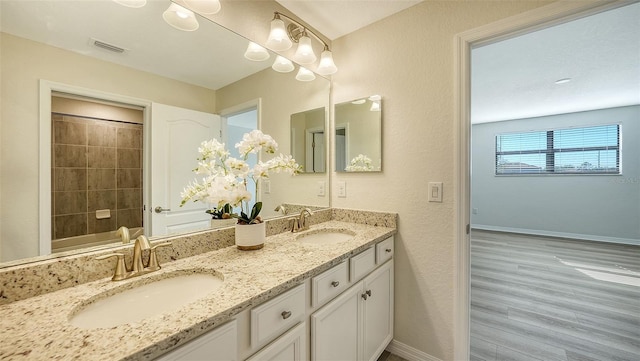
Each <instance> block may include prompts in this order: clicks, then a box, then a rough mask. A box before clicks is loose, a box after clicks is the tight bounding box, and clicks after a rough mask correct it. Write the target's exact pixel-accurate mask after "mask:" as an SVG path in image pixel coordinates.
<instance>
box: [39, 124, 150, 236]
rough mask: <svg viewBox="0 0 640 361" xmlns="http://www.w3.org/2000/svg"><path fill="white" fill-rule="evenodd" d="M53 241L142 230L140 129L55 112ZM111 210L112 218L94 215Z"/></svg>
mask: <svg viewBox="0 0 640 361" xmlns="http://www.w3.org/2000/svg"><path fill="white" fill-rule="evenodd" d="M52 123H53V131H52V138H53V139H52V146H53V149H52V154H53V159H52V165H53V169H52V172H51V174H52V178H53V179H52V182H53V183H52V185H53V186H52V190H53V196H52V208H53V209H52V212H51V214H52V222H51V224H52V239H60V238H66V237H73V236H79V235H86V234H92V233H101V232H108V231H114V230H116V229H117V228H118V227H120V226H127V227H130V228H133V227H142V125H141V124H130V123H123V122H115V121H107V120H98V119H91V118H83V117H76V116H68V115H61V114H55V113H54V114H52ZM103 209H109V210H110V212H111V217H110V218H105V219H97V218H96V211H97V210H103Z"/></svg>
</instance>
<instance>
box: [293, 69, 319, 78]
mask: <svg viewBox="0 0 640 361" xmlns="http://www.w3.org/2000/svg"><path fill="white" fill-rule="evenodd" d="M315 78H316V75H315V74H313V72H312V71H311V70H309V69H307V68H305V67H302V66H301V67H300V69H298V74H297V75H296V79H297V80H300V81H312V80H315Z"/></svg>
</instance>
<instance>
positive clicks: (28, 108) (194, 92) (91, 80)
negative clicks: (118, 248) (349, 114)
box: [0, 0, 329, 267]
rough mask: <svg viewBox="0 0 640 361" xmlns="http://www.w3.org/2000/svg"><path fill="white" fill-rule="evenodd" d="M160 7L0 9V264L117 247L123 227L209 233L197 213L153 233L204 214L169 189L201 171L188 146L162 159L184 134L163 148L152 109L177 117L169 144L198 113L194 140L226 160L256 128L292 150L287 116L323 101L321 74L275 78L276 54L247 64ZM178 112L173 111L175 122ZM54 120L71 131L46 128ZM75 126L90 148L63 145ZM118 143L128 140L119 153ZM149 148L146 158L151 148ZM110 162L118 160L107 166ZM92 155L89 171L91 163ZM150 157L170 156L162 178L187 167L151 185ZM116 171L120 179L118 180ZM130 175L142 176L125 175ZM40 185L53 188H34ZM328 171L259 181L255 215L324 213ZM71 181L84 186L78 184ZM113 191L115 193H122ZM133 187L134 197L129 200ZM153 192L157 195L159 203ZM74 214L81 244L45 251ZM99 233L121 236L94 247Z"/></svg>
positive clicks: (325, 85) (206, 30)
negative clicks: (83, 109)
mask: <svg viewBox="0 0 640 361" xmlns="http://www.w3.org/2000/svg"><path fill="white" fill-rule="evenodd" d="M169 5H170V2H169V1H168V0H167V1H148V2H147V4H146V5H145V6H144V7H142V8H137V9H133V8H128V7H124V6H122V5H120V4H118V3H116V2H114V1H112V0H95V1H85V2H78V1H71V0H69V1H66V0H62V1H20V0H16V1H11V0H8V1H5V0H3V1H1V2H0V7H1V8H0V14H1V16H2V18H1V24H2V33H0V35H1V39H0V46H1V48H0V56H1V57H0V67H1V68H0V70H1V73H0V77H1V81H2V93H1V99H0V101H1V102H2V110H1V119H0V126H1V131H0V137H1V138H0V139H1V141H0V148H1V152H0V167H1V169H2V174H1V178H0V211H1V216H0V222H1V223H0V260H1V261H2V262H3V263H0V267H2V266H3V265H8V264H16V263H18V262H31V261H35V260H41V259H46V258H49V257H56V256H61V255H68V254H69V253H78V252H83V251H86V250H88V249H95V247H96V246H97V245H99V244H100V243H109V242H113V241H114V240H115V241H116V242H118V240H119V236H118V235H116V230H117V229H118V228H120V226H123V225H125V226H127V227H129V228H132V230H131V232H130V236H131V237H135V236H136V235H137V234H141V233H145V234H148V235H150V236H152V237H162V236H164V235H166V234H176V233H180V232H187V231H189V232H190V231H194V230H196V229H204V228H209V227H211V225H210V222H209V220H207V219H206V215H205V219H203V220H202V221H201V222H200V223H201V224H202V226H201V227H200V228H198V227H196V228H195V229H194V227H191V228H185V229H181V228H180V227H174V228H171V227H170V226H166V227H164V228H162V227H161V228H160V230H162V229H165V230H168V231H166V233H165V234H163V233H162V231H153V232H152V229H151V228H152V226H154V225H157V224H160V223H162V222H161V221H158V220H157V217H164V218H169V215H175V216H176V217H178V216H182V215H183V214H186V213H189V212H191V213H197V214H200V215H202V214H204V210H205V209H206V208H207V206H206V205H201V204H197V203H189V204H186V205H185V206H184V207H180V206H179V203H180V195H179V192H178V193H176V191H175V190H174V191H168V188H167V187H168V186H167V183H169V184H173V183H177V187H178V188H182V187H183V185H186V183H187V182H188V180H190V179H193V178H194V177H195V176H196V175H194V174H192V173H191V172H190V170H192V169H193V168H195V166H196V165H197V161H196V157H197V156H198V153H197V148H196V147H192V146H191V145H189V146H188V147H187V146H185V147H184V148H185V149H188V150H189V151H188V152H187V155H186V156H185V157H186V158H185V157H183V158H180V157H179V156H177V155H176V154H177V153H178V152H174V151H169V149H176V148H180V146H179V145H180V143H179V142H180V141H181V139H182V138H181V137H174V138H178V139H177V141H178V142H177V143H174V144H173V145H172V146H171V147H170V146H166V144H164V141H165V140H164V139H163V140H161V141H157V139H156V138H155V137H156V133H155V132H156V131H157V130H158V129H159V128H162V127H160V126H156V127H151V126H150V124H154V125H156V124H159V123H158V120H157V119H156V118H155V115H157V114H169V115H168V118H167V119H169V121H170V122H171V121H174V123H175V124H173V125H174V126H175V128H166V129H165V131H166V133H167V134H168V135H167V134H165V136H167V137H168V138H167V139H171V134H174V133H172V131H171V129H178V128H180V127H181V126H180V124H183V123H180V121H184V120H185V119H188V120H190V121H191V120H192V119H196V118H197V117H199V116H204V118H203V119H204V120H202V121H200V123H198V124H201V125H202V126H203V127H204V128H203V129H205V128H206V129H207V130H206V132H203V133H202V134H201V137H202V138H203V139H202V140H206V139H210V138H211V137H218V138H219V139H221V140H222V141H223V142H225V143H227V144H228V145H229V146H228V147H227V148H230V150H231V151H232V153H233V152H234V151H235V149H233V145H234V144H235V143H236V142H237V139H238V138H239V137H241V136H242V134H243V133H244V132H247V131H249V130H251V129H256V128H258V129H260V130H262V131H263V132H264V133H267V134H269V135H271V136H272V137H273V138H274V139H275V140H276V141H277V142H278V144H279V150H278V152H282V153H287V152H288V151H289V150H290V149H291V143H290V142H291V138H290V123H289V120H290V118H291V116H292V114H297V113H300V112H304V111H306V110H308V109H325V108H327V107H328V104H329V81H328V80H327V79H325V78H322V77H319V76H318V77H316V79H315V80H313V81H308V82H300V81H298V80H296V79H295V72H293V73H278V72H275V71H273V70H272V69H271V64H272V63H273V60H274V59H275V55H274V54H271V56H270V58H269V59H268V60H265V61H250V60H247V59H245V58H244V56H243V55H244V53H245V50H246V49H247V44H248V40H247V39H245V38H243V37H241V36H239V35H237V34H235V33H234V32H232V31H230V30H228V29H225V28H223V27H221V26H219V25H218V24H215V23H213V22H211V21H209V20H207V19H205V18H202V17H199V16H198V17H197V20H198V22H199V28H198V29H197V30H196V31H192V32H185V31H180V30H177V29H174V28H172V27H171V26H169V25H168V24H167V23H166V22H165V21H164V20H163V18H162V13H163V12H164V11H165V10H166V9H167V8H168V7H169ZM114 47H115V48H114ZM114 50H115V51H114ZM276 89H277V91H274V90H276ZM79 95H81V96H79ZM56 96H58V98H54V97H56ZM86 97H88V98H86ZM60 99H62V100H60ZM70 100H71V101H78V100H79V101H80V102H81V103H82V102H88V103H94V102H96V101H97V103H98V104H100V105H102V106H104V107H114V106H116V107H117V106H120V107H121V108H125V109H127V110H131V111H133V112H138V113H137V115H135V117H137V118H140V119H142V120H141V122H142V128H141V129H139V128H135V125H132V124H130V123H135V121H129V120H124V118H121V117H118V116H116V117H115V119H107V118H108V117H105V116H102V115H95V114H96V113H95V112H94V113H91V111H90V112H89V113H88V115H86V114H85V115H83V114H76V113H75V111H74V110H68V109H70V108H69V107H68V106H67V105H68V104H67V103H68V102H69V101H70ZM61 104H62V105H61ZM65 109H67V110H65ZM74 109H75V108H74ZM176 109H177V110H179V111H180V112H181V113H179V115H171V114H173V113H171V112H172V111H175V110H176ZM47 112H49V113H48V114H47ZM43 113H45V114H43ZM184 114H187V115H184ZM127 119H129V118H127ZM55 121H58V122H59V123H60V124H61V125H62V128H68V129H70V130H71V133H68V134H67V135H64V134H66V133H62V131H61V130H57V129H55V128H52V127H53V123H54V122H55ZM103 121H116V123H117V124H116V126H111V125H109V124H106V125H105V124H102V123H100V122H103ZM86 122H88V123H86ZM325 122H326V120H325ZM192 123H193V122H192ZM78 124H80V126H79V125H78ZM193 124H196V123H193ZM212 124H214V126H212ZM325 125H326V124H325ZM92 127H93V128H92ZM182 128H185V129H191V130H194V129H196V128H188V127H182ZM47 129H48V132H49V133H47ZM79 129H82V132H86V133H84V134H86V137H85V138H86V140H83V141H82V142H85V143H82V144H80V143H78V144H75V143H74V142H77V140H73V141H71V143H69V142H68V141H67V143H65V141H64V140H65V139H67V140H68V139H76V138H73V137H72V136H74V137H75V136H77V135H78V134H79V133H78V132H80V130H79ZM92 129H93V130H92ZM105 129H106V130H107V131H106V132H104V133H103V132H102V131H103V130H105ZM131 129H133V130H131ZM167 129H168V131H167ZM74 132H75V133H74ZM194 132H195V131H194ZM194 132H192V133H194ZM109 134H112V135H113V137H112V138H109ZM47 135H48V136H47ZM174 135H175V134H174ZM205 135H206V136H205ZM47 138H48V139H47ZM80 138H82V137H80ZM61 139H62V142H61V143H56V141H60V140H61ZM91 139H93V140H91ZM174 140H175V139H174ZM114 144H125V145H126V146H125V148H126V149H119V148H117V147H116V146H115V145H114ZM137 144H139V147H140V148H139V149H137V148H136V147H137V146H138V145H137ZM163 144H164V145H165V146H163ZM326 144H327V143H326V141H325V144H324V145H325V148H326ZM43 145H44V146H43ZM152 145H153V146H154V147H155V148H154V149H153V151H151V150H150V148H148V147H151V146H152ZM80 146H84V147H85V150H84V151H82V149H81V148H80ZM101 147H102V148H101ZM58 148H65V149H66V150H68V152H67V153H69V154H73V155H74V157H76V158H74V159H73V161H68V160H64V158H63V155H64V154H65V152H61V153H55V150H56V149H58ZM111 148H113V149H111ZM111 152H113V153H111ZM189 152H190V153H189ZM108 154H114V155H113V159H111V156H110V155H108ZM78 159H82V161H81V162H85V160H86V162H85V164H81V165H79V164H77V162H76V161H78ZM91 159H94V160H96V162H98V163H93V165H90V164H91V163H90V161H91ZM158 159H161V160H163V161H164V162H165V163H164V167H165V168H163V169H164V173H165V174H174V173H178V171H177V170H180V169H182V170H184V172H183V173H181V174H180V175H179V176H175V177H173V178H170V179H169V178H167V179H163V181H164V183H157V182H156V181H158V180H159V178H158V177H156V176H153V174H154V173H153V172H152V169H151V168H152V167H151V166H152V165H153V164H155V162H156V161H157V160H158ZM110 161H111V163H110ZM74 162H76V163H74ZM81 162H80V163H81ZM43 165H48V168H47V166H43ZM136 167H138V168H136ZM58 168H60V169H58ZM62 168H69V169H62ZM82 168H85V169H82ZM111 168H113V169H111ZM121 168H126V170H127V172H120V169H121ZM156 168H157V167H156ZM47 169H48V170H47ZM112 171H114V172H115V173H114V172H112ZM134 174H138V175H140V178H139V179H138V180H134V181H132V179H133V177H134V176H133V175H134ZM47 177H48V178H49V179H51V181H50V182H46V181H43V179H42V178H47ZM74 177H75V178H74ZM327 177H328V176H327V173H326V172H325V173H317V174H312V175H310V176H297V177H291V176H288V175H284V174H275V175H273V176H272V177H271V179H270V181H269V185H268V187H264V186H259V187H258V197H259V198H260V200H261V201H263V203H264V208H263V212H262V215H263V218H272V217H277V216H280V215H282V213H280V212H278V211H275V208H276V206H278V205H280V204H285V205H287V206H288V208H289V209H292V208H295V207H293V206H309V207H313V208H326V207H328V206H329V197H328V194H326V195H325V194H322V195H320V193H319V192H317V191H316V189H317V186H318V184H321V183H323V184H328V178H327ZM71 183H78V184H81V183H83V184H85V185H86V186H87V187H88V188H83V189H80V188H74V187H75V186H74V185H71V186H70V185H69V184H71ZM59 184H62V186H60V185H59ZM43 185H44V186H43ZM119 185H123V187H124V188H123V189H118V188H117V187H118V186H119ZM173 185H174V186H176V184H173ZM47 187H48V189H47ZM131 189H135V190H137V192H128V191H130V190H131ZM154 193H160V194H162V196H164V197H165V198H163V199H162V201H158V200H157V199H156V198H154V197H155V196H154ZM47 197H48V198H47ZM43 199H49V203H47V202H46V201H43ZM120 207H122V208H120ZM143 207H144V211H143ZM78 209H80V211H79V210H78ZM156 209H158V212H157V213H156ZM56 212H58V213H56ZM69 215H73V216H74V217H67V218H75V219H81V220H82V219H84V221H83V222H84V223H83V224H81V225H80V228H83V227H84V228H83V229H86V232H85V233H86V236H88V239H89V241H88V242H86V244H85V243H84V242H85V240H84V239H83V240H82V241H78V243H79V244H78V245H77V246H76V245H75V243H74V242H75V241H73V242H70V243H67V244H66V245H69V244H71V245H72V246H70V247H67V248H64V250H65V252H63V253H54V254H52V255H46V254H45V253H47V252H43V249H46V247H43V242H42V239H43V238H47V237H49V239H51V238H53V236H54V235H55V234H56V230H59V229H67V228H68V227H71V225H72V223H65V222H66V221H65V222H58V223H56V221H57V219H56V217H66V216H69ZM125 219H126V220H127V221H126V222H133V221H131V220H132V219H133V220H134V221H135V220H140V222H141V224H140V227H139V228H138V229H136V227H135V226H136V224H135V222H133V223H126V224H125V221H124V220H125ZM69 222H70V221H69ZM136 232H137V233H136ZM103 233H108V234H109V235H108V236H109V237H110V236H115V237H116V238H115V239H110V238H108V237H107V239H100V240H97V239H98V236H99V235H102V234H103ZM43 235H44V236H45V237H43ZM61 235H62V236H64V234H61ZM63 238H64V239H65V240H66V238H67V237H63ZM68 238H72V237H68ZM96 240H97V241H96ZM120 244H121V243H120ZM114 245H118V243H115V244H114ZM107 246H108V245H107ZM65 247H66V246H65ZM89 247H91V248H89ZM100 247H105V245H100Z"/></svg>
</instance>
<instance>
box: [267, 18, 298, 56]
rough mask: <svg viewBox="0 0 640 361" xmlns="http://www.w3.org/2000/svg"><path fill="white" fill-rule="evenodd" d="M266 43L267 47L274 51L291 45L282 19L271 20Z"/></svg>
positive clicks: (286, 48)
mask: <svg viewBox="0 0 640 361" xmlns="http://www.w3.org/2000/svg"><path fill="white" fill-rule="evenodd" d="M266 45H267V48H269V49H271V50H275V51H285V50H288V49H289V48H291V46H292V45H293V43H292V42H291V39H289V35H287V30H285V28H284V21H282V20H281V19H273V20H271V31H270V32H269V39H267V44H266Z"/></svg>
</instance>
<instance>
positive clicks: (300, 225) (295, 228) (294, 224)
mask: <svg viewBox="0 0 640 361" xmlns="http://www.w3.org/2000/svg"><path fill="white" fill-rule="evenodd" d="M312 214H313V212H312V211H311V210H310V209H309V208H305V209H303V210H302V211H300V215H299V216H298V217H292V218H289V224H290V227H291V232H294V233H295V232H300V231H305V230H307V229H309V222H308V219H307V218H308V217H309V216H310V215H312Z"/></svg>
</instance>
